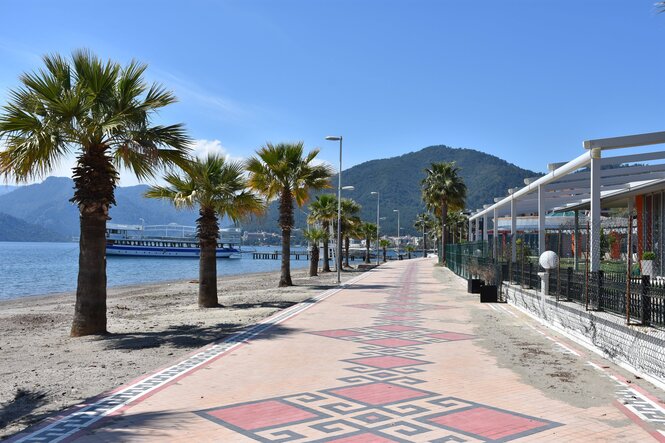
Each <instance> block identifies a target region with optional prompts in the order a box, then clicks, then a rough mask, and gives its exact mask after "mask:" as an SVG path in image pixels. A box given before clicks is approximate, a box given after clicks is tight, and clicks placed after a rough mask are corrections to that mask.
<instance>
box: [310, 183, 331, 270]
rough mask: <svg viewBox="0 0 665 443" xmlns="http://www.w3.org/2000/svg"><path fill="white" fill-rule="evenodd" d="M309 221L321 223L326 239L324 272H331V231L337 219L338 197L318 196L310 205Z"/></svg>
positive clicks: (329, 195) (324, 240) (324, 243)
mask: <svg viewBox="0 0 665 443" xmlns="http://www.w3.org/2000/svg"><path fill="white" fill-rule="evenodd" d="M309 213H310V215H309V217H308V221H309V222H311V223H321V227H322V229H323V230H324V231H325V234H326V236H325V238H324V239H323V269H322V270H321V271H322V272H330V259H329V257H328V255H329V240H330V238H329V231H330V223H331V222H333V221H334V220H336V219H337V197H335V196H334V195H332V194H323V195H318V196H316V200H314V201H313V202H312V203H310V205H309Z"/></svg>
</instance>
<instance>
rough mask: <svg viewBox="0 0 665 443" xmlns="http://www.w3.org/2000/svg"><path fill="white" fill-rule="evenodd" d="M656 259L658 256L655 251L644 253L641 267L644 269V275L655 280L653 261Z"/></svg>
mask: <svg viewBox="0 0 665 443" xmlns="http://www.w3.org/2000/svg"><path fill="white" fill-rule="evenodd" d="M655 259H656V254H655V253H654V252H653V251H644V253H643V254H642V261H641V262H640V265H641V267H642V275H648V276H649V277H651V278H653V277H654V273H653V261H654V260H655Z"/></svg>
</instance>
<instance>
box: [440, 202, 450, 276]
mask: <svg viewBox="0 0 665 443" xmlns="http://www.w3.org/2000/svg"><path fill="white" fill-rule="evenodd" d="M447 220H448V203H446V201H445V200H444V201H442V202H441V256H440V257H439V264H442V265H443V264H445V263H446V231H447V228H448V227H447V226H446V221H447Z"/></svg>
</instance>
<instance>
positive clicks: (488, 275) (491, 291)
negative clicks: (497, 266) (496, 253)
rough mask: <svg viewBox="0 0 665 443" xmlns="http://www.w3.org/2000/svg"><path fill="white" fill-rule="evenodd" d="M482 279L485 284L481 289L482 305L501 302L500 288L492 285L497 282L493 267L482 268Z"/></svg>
mask: <svg viewBox="0 0 665 443" xmlns="http://www.w3.org/2000/svg"><path fill="white" fill-rule="evenodd" d="M480 277H481V278H482V279H483V280H484V282H485V284H483V285H482V286H481V287H480V302H481V303H496V302H497V301H499V294H498V287H497V285H496V284H491V283H494V282H495V281H496V275H495V270H494V268H493V266H492V265H489V266H483V267H481V272H480Z"/></svg>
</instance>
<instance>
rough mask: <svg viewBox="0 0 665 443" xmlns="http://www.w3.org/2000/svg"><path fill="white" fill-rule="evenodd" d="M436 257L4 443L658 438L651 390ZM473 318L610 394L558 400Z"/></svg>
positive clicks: (369, 276)
mask: <svg viewBox="0 0 665 443" xmlns="http://www.w3.org/2000/svg"><path fill="white" fill-rule="evenodd" d="M433 264H434V263H433V262H432V261H431V260H428V259H418V260H409V261H401V262H395V263H389V264H386V265H383V266H381V268H380V269H377V270H373V271H370V272H367V273H365V274H362V275H361V276H360V277H359V278H357V279H356V280H355V281H354V282H353V283H352V284H347V285H345V287H343V288H341V289H340V290H333V291H328V292H326V293H323V294H321V295H320V296H318V297H316V298H315V299H314V300H312V301H311V302H306V303H303V304H300V305H296V306H294V307H292V308H289V309H287V310H285V311H281V312H280V313H278V314H276V315H275V316H273V317H271V318H270V319H268V320H267V321H264V322H263V323H261V324H259V325H257V326H255V327H253V328H251V329H249V330H248V331H247V332H246V333H245V334H243V335H240V336H235V337H233V338H232V339H228V340H226V341H224V342H220V343H217V344H215V345H212V346H209V347H206V348H203V349H202V350H200V351H197V352H195V353H192V354H190V355H189V356H187V357H185V358H184V359H183V360H181V361H179V362H176V363H175V364H174V365H173V366H170V367H168V368H163V369H162V370H159V371H156V372H155V373H153V374H149V375H146V376H145V377H142V378H141V379H138V380H136V381H135V382H133V383H130V384H129V385H127V386H124V387H122V388H119V389H118V390H116V391H114V392H112V393H110V394H106V395H105V396H102V397H100V398H97V399H94V400H92V401H90V402H88V403H87V404H84V405H81V406H80V407H78V408H74V409H73V410H71V411H68V412H67V413H65V414H63V415H62V416H60V417H58V418H57V419H54V420H52V421H51V422H50V423H49V424H47V425H42V426H41V427H38V428H34V429H31V430H29V431H28V432H27V433H24V434H22V435H20V436H18V438H16V439H14V440H15V441H26V442H28V441H31V442H32V441H57V440H60V441H77V442H104V441H159V442H165V441H169V442H178V441H188V442H208V441H210V442H213V441H214V442H256V441H259V442H337V443H350V442H366V443H382V442H481V441H512V440H515V441H564V442H567V441H584V442H588V441H635V442H638V441H639V442H642V441H657V440H659V439H660V441H665V434H662V433H660V432H658V430H657V429H658V426H659V425H658V423H659V420H660V419H661V418H665V413H663V412H664V411H663V410H662V404H661V403H660V402H659V400H658V398H657V396H658V395H659V394H658V393H657V392H656V391H654V392H655V393H654V394H649V392H648V390H645V389H642V388H639V387H636V388H635V389H633V391H630V389H632V387H630V386H627V381H626V380H625V378H623V377H621V376H620V375H615V374H619V373H620V370H619V369H618V368H616V367H614V366H613V365H610V364H608V363H605V364H602V363H593V361H596V362H598V359H597V358H596V360H594V358H595V357H588V356H587V354H586V353H585V352H584V351H582V350H580V349H578V348H577V347H576V346H575V345H574V344H571V343H570V342H566V341H565V339H562V338H560V337H559V336H554V335H553V334H552V333H550V332H548V331H547V330H545V329H542V328H541V327H540V326H538V325H537V323H535V322H534V321H532V320H530V319H529V318H528V317H526V316H525V315H524V314H522V313H521V312H519V311H517V310H515V309H514V308H512V307H509V306H507V305H505V304H503V305H487V304H482V305H481V304H480V303H478V301H477V298H476V297H473V296H470V295H467V294H466V293H465V291H463V287H462V283H461V281H460V280H459V279H457V278H456V277H454V276H452V274H450V272H449V271H447V270H444V269H441V268H437V267H434V266H433ZM478 318H486V319H488V320H487V321H489V320H491V319H493V320H492V321H498V322H513V323H515V325H521V326H519V327H520V328H522V329H523V330H524V333H523V335H524V337H523V340H524V341H525V342H529V340H531V338H530V336H534V337H536V338H537V339H538V340H542V341H543V342H544V344H541V345H539V346H540V347H541V348H543V349H542V350H540V351H542V352H545V351H547V352H560V353H563V354H567V357H566V358H570V359H578V360H580V359H581V360H580V362H579V365H592V366H595V368H590V367H589V366H586V367H587V369H588V371H589V372H590V373H591V376H593V377H597V378H598V381H599V383H600V382H601V381H602V383H610V381H608V377H614V378H613V379H612V383H614V385H612V386H616V393H611V394H610V395H611V397H612V399H611V400H609V401H603V402H601V404H598V402H596V403H595V404H591V405H583V406H579V405H578V406H575V405H573V404H571V402H567V401H564V400H562V399H561V398H556V395H551V393H548V392H547V390H546V389H543V388H542V387H537V386H536V385H534V383H530V382H529V381H528V377H526V376H525V375H524V373H523V370H522V372H520V370H518V369H519V368H516V367H513V368H511V367H510V365H507V364H505V362H503V361H502V360H501V358H500V355H499V356H497V354H496V352H493V350H492V349H488V345H487V343H492V340H490V339H491V338H492V337H491V336H489V335H487V333H486V332H485V331H487V328H484V327H480V326H483V325H478V324H477V319H478ZM474 319H475V320H476V321H474ZM484 326H486V325H484ZM516 327H517V326H516ZM543 336H546V337H547V338H548V340H544V339H543ZM534 340H535V339H534ZM545 348H548V349H545ZM586 359H590V360H589V361H588V362H587V361H586ZM571 361H572V360H571ZM576 364H577V363H576ZM577 371H578V372H580V371H579V370H577ZM611 371H615V372H611ZM624 374H625V373H624ZM591 381H593V380H591ZM548 383H549V382H548ZM622 383H623V384H622ZM546 384H547V383H546ZM626 392H627V393H628V394H626ZM634 392H636V393H637V394H638V396H635V395H633V393H634ZM661 394H662V392H661ZM622 395H623V396H624V397H627V396H632V397H633V398H634V399H638V400H639V401H641V402H643V403H644V401H646V404H647V406H648V408H647V409H648V410H646V409H643V410H639V408H638V406H639V405H637V406H636V405H632V404H630V402H629V401H627V400H626V401H623V400H625V398H624V397H622ZM661 396H662V395H661ZM638 397H639V398H638ZM645 399H646V400H645ZM636 402H637V400H636ZM649 402H651V403H649ZM572 403H574V402H572ZM638 403H639V402H638ZM636 404H637V403H636ZM642 406H644V405H642ZM659 408H660V409H659ZM661 413H663V414H662V416H661V415H659V414H661ZM663 423H665V420H664V421H663Z"/></svg>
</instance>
